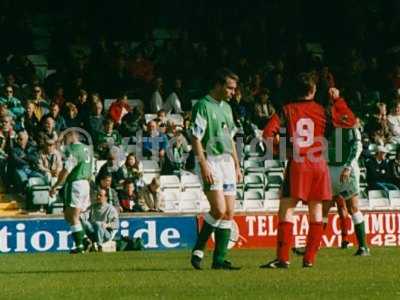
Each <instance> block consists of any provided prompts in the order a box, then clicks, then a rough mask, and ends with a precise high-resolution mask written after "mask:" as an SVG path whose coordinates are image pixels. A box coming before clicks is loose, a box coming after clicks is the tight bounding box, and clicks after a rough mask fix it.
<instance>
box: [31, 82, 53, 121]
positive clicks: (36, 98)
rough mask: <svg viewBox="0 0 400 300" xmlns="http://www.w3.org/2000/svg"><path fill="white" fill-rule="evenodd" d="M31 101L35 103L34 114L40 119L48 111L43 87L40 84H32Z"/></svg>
mask: <svg viewBox="0 0 400 300" xmlns="http://www.w3.org/2000/svg"><path fill="white" fill-rule="evenodd" d="M33 93H34V95H33V99H32V101H33V103H34V104H35V110H34V113H35V116H36V118H38V119H39V120H41V119H42V117H43V116H44V115H45V114H47V113H48V112H49V103H48V101H47V100H46V99H45V97H46V96H45V94H44V91H43V89H42V88H41V87H40V86H38V85H37V86H34V88H33Z"/></svg>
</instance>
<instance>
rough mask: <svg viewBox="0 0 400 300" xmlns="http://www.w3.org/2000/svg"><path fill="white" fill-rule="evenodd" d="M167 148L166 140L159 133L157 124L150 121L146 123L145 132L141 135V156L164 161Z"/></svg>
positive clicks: (165, 137) (164, 136)
mask: <svg viewBox="0 0 400 300" xmlns="http://www.w3.org/2000/svg"><path fill="white" fill-rule="evenodd" d="M167 146H168V138H167V136H166V135H165V134H163V133H161V132H160V130H159V128H158V127H157V123H156V122H155V121H154V120H152V121H149V123H147V131H146V132H145V133H144V135H143V155H144V156H147V157H153V158H156V157H157V158H159V159H160V160H161V161H162V160H163V159H164V156H165V150H166V149H167Z"/></svg>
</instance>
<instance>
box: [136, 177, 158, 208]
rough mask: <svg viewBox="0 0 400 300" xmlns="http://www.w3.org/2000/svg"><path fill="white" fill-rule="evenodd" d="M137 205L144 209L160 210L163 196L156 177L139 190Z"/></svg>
mask: <svg viewBox="0 0 400 300" xmlns="http://www.w3.org/2000/svg"><path fill="white" fill-rule="evenodd" d="M139 206H140V207H142V208H143V210H144V211H149V212H162V210H161V208H162V207H163V206H164V196H163V195H162V193H161V190H160V180H159V179H158V178H156V177H154V178H153V180H152V181H151V183H150V184H148V185H146V186H145V187H144V188H143V189H142V190H141V191H140V192H139Z"/></svg>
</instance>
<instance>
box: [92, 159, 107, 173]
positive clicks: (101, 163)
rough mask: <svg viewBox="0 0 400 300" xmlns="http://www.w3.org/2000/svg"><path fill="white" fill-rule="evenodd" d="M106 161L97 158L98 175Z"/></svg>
mask: <svg viewBox="0 0 400 300" xmlns="http://www.w3.org/2000/svg"><path fill="white" fill-rule="evenodd" d="M106 162H107V161H106V160H96V169H95V172H96V175H97V174H98V173H99V171H100V169H101V167H102V166H103V165H104V164H105V163H106Z"/></svg>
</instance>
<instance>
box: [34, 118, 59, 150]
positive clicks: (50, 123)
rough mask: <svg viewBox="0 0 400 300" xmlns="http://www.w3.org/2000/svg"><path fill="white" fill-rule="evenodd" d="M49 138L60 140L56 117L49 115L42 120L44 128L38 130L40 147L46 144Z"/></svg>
mask: <svg viewBox="0 0 400 300" xmlns="http://www.w3.org/2000/svg"><path fill="white" fill-rule="evenodd" d="M47 140H55V141H57V140H58V134H57V131H56V128H55V122H54V119H53V118H52V117H50V116H47V117H45V118H44V119H43V121H42V129H41V130H40V131H39V132H38V135H37V142H38V144H39V146H40V147H42V146H44V145H45V143H46V141H47Z"/></svg>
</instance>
